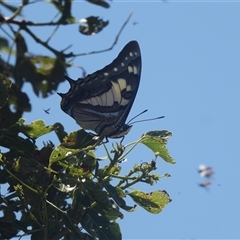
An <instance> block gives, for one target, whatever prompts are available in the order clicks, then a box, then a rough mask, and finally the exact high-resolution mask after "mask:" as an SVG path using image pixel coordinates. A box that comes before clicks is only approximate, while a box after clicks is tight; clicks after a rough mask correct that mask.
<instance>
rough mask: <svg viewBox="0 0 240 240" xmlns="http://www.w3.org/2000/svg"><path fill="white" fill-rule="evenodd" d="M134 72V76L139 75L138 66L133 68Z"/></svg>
mask: <svg viewBox="0 0 240 240" xmlns="http://www.w3.org/2000/svg"><path fill="white" fill-rule="evenodd" d="M133 72H134V74H138V69H137V67H136V66H133Z"/></svg>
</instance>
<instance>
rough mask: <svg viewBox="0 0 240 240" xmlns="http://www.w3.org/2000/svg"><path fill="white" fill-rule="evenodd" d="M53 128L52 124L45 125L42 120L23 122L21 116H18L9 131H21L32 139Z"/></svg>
mask: <svg viewBox="0 0 240 240" xmlns="http://www.w3.org/2000/svg"><path fill="white" fill-rule="evenodd" d="M53 130H54V128H53V126H46V125H45V123H44V121H43V120H36V121H33V122H32V123H31V124H25V120H24V119H23V118H20V119H19V120H18V122H17V123H16V124H15V125H14V126H12V127H11V131H15V132H21V133H23V134H25V135H26V136H28V137H29V138H32V139H37V138H39V137H40V136H42V135H45V134H47V133H50V132H52V131H53Z"/></svg>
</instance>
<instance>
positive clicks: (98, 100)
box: [95, 96, 103, 106]
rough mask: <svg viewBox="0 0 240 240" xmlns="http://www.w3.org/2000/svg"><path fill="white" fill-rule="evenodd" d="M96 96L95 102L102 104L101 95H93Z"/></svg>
mask: <svg viewBox="0 0 240 240" xmlns="http://www.w3.org/2000/svg"><path fill="white" fill-rule="evenodd" d="M95 98H96V100H97V102H98V105H100V106H102V104H103V103H102V96H97V97H95Z"/></svg>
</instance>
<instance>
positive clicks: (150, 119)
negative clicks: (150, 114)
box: [131, 116, 165, 124]
mask: <svg viewBox="0 0 240 240" xmlns="http://www.w3.org/2000/svg"><path fill="white" fill-rule="evenodd" d="M164 117H165V116H161V117H156V118H149V119H144V120H139V121H135V122H132V123H131V124H134V123H138V122H145V121H152V120H157V119H160V118H164Z"/></svg>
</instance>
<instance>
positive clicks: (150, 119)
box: [127, 109, 164, 125]
mask: <svg viewBox="0 0 240 240" xmlns="http://www.w3.org/2000/svg"><path fill="white" fill-rule="evenodd" d="M147 111H148V110H147V109H146V110H144V111H142V112H140V113H139V114H138V115H136V116H135V117H133V118H132V119H130V121H129V122H128V124H127V125H129V124H134V123H138V122H145V121H152V120H157V119H160V118H164V116H161V117H156V118H149V119H144V120H139V121H135V122H132V123H131V121H132V120H133V119H135V118H137V117H138V116H140V115H142V114H143V113H145V112H147Z"/></svg>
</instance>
